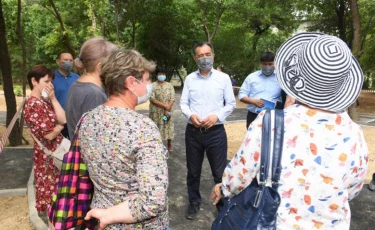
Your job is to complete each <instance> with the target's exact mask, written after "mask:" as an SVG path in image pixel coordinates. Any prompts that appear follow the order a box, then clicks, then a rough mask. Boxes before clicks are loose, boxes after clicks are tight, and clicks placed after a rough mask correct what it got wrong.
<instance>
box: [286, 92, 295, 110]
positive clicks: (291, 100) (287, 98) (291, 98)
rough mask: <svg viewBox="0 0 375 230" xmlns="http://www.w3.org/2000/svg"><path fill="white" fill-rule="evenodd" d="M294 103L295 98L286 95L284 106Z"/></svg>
mask: <svg viewBox="0 0 375 230" xmlns="http://www.w3.org/2000/svg"><path fill="white" fill-rule="evenodd" d="M295 103H296V99H294V98H293V97H291V96H288V95H287V96H286V100H285V104H284V108H287V107H289V106H291V105H294V104H295Z"/></svg>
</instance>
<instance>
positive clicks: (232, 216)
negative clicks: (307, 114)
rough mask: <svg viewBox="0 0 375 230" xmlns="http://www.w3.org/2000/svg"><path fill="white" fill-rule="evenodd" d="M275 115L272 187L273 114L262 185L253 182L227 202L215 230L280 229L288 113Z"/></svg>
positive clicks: (266, 124)
mask: <svg viewBox="0 0 375 230" xmlns="http://www.w3.org/2000/svg"><path fill="white" fill-rule="evenodd" d="M273 111H274V112H275V135H274V144H273V158H272V177H271V178H272V187H268V186H266V180H267V176H268V172H269V164H270V162H269V161H270V149H271V141H270V140H271V129H272V126H271V111H270V110H267V111H266V113H265V115H264V117H263V124H262V142H261V148H262V150H261V160H260V174H259V182H258V180H257V178H254V180H253V181H252V183H251V184H250V185H249V186H248V187H247V188H245V189H244V190H243V191H241V192H240V193H239V194H237V195H235V196H234V197H232V198H230V199H229V198H225V199H224V206H223V207H222V208H221V210H220V212H219V214H218V216H217V217H216V219H215V221H214V223H213V224H212V230H229V229H238V230H240V229H269V230H274V229H276V218H277V209H278V207H279V205H280V201H281V199H280V195H279V193H278V192H277V188H278V182H279V179H280V172H281V166H280V163H281V157H282V149H283V141H284V112H283V110H273Z"/></svg>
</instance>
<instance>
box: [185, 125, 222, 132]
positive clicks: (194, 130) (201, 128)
mask: <svg viewBox="0 0 375 230" xmlns="http://www.w3.org/2000/svg"><path fill="white" fill-rule="evenodd" d="M188 126H189V127H190V128H191V129H192V130H193V132H197V133H208V132H211V131H214V130H216V129H219V128H221V127H223V125H222V124H220V125H214V126H212V127H211V128H204V127H199V128H196V127H195V126H194V125H192V124H190V123H188Z"/></svg>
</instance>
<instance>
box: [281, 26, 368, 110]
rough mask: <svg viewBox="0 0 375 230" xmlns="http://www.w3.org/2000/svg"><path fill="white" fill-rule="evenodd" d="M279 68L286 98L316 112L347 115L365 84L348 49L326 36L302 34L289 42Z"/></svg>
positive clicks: (283, 46) (343, 44)
mask: <svg viewBox="0 0 375 230" xmlns="http://www.w3.org/2000/svg"><path fill="white" fill-rule="evenodd" d="M275 65H276V76H277V80H278V82H279V84H280V87H281V88H282V89H283V90H284V91H285V92H286V94H288V95H290V96H292V97H294V98H295V99H296V100H297V101H299V102H302V103H304V104H306V105H308V106H311V107H313V108H318V109H323V110H327V111H332V112H341V111H344V110H345V109H346V108H348V107H349V106H350V105H351V104H353V103H354V102H355V100H356V99H357V98H358V96H359V93H360V91H361V88H362V84H363V72H362V69H361V67H360V65H359V63H358V62H357V60H356V59H355V57H354V56H353V55H352V53H351V51H350V49H349V48H348V46H347V45H346V44H345V43H344V42H343V41H342V40H341V39H339V38H337V37H335V36H331V35H326V34H322V33H300V34H297V35H295V36H293V37H291V38H290V39H288V40H287V41H285V42H284V43H283V44H282V45H281V46H280V48H279V50H278V51H277V53H276V57H275Z"/></svg>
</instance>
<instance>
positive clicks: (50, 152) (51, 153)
mask: <svg viewBox="0 0 375 230" xmlns="http://www.w3.org/2000/svg"><path fill="white" fill-rule="evenodd" d="M30 134H31V136H32V137H33V139H34V141H35V142H36V143H37V144H38V145H39V147H40V148H41V149H42V150H43V152H45V153H47V154H48V155H50V156H52V155H53V152H52V151H50V150H49V149H48V148H47V147H45V146H44V145H43V144H42V143H41V142H40V141H39V140H38V138H36V136H35V135H34V134H32V133H31V131H30Z"/></svg>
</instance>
